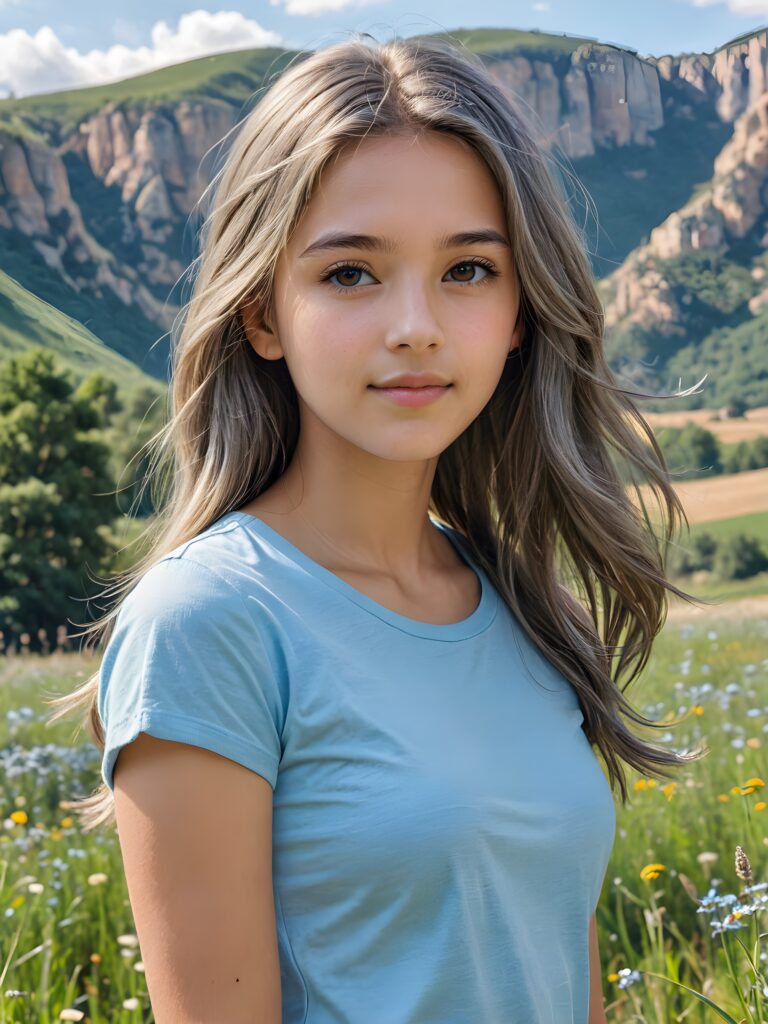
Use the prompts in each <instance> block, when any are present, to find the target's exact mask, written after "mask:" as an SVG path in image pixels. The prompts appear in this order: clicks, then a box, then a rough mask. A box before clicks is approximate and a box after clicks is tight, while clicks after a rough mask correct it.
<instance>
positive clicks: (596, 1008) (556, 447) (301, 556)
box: [62, 37, 701, 1024]
mask: <svg viewBox="0 0 768 1024" xmlns="http://www.w3.org/2000/svg"><path fill="white" fill-rule="evenodd" d="M170 389H171V401H172V408H171V410H170V412H171V416H170V421H169V424H168V426H167V427H166V428H164V431H163V432H162V445H163V451H164V452H165V454H166V456H167V457H168V462H169V464H170V472H169V473H168V477H167V480H166V489H165V491H164V492H163V494H162V496H161V497H160V499H159V500H158V501H157V502H156V507H158V514H157V516H156V517H154V520H153V523H152V527H151V529H152V534H151V538H152V543H151V546H150V548H149V550H148V552H147V554H146V555H145V557H143V558H142V559H141V560H140V562H139V563H138V564H137V566H136V567H135V568H134V569H133V570H132V572H131V573H130V574H128V576H127V577H126V581H127V583H126V584H124V590H125V593H124V594H123V599H122V601H121V602H120V603H119V605H118V606H117V607H116V608H113V609H112V611H111V612H110V613H109V615H108V616H106V617H105V618H104V619H103V620H101V628H104V627H105V626H108V627H109V628H108V636H109V641H108V644H107V645H106V649H105V651H104V656H103V659H102V661H101V665H100V669H99V672H98V673H97V674H96V676H94V677H93V678H92V679H91V680H89V681H88V682H87V683H86V684H85V685H84V686H83V687H81V688H80V689H79V690H77V691H75V693H74V694H71V695H67V698H66V701H64V700H62V703H66V702H68V705H67V706H68V707H72V706H75V705H79V706H82V705H87V707H88V709H89V713H90V721H91V724H92V728H93V733H94V736H95V739H96V742H97V743H98V744H99V747H100V749H102V750H103V762H102V779H103V785H102V786H101V788H100V789H99V790H98V791H97V792H96V793H95V794H93V795H92V796H90V797H89V798H87V799H86V800H82V801H80V802H79V803H78V804H77V805H76V807H77V809H78V813H80V814H81V816H82V818H83V821H84V824H85V827H86V829H89V828H95V827H96V826H97V825H99V824H104V823H115V824H116V825H117V827H118V830H119V841H120V846H121V850H122V856H123V861H124V867H125V874H126V879H127V885H128V891H129V895H130V902H131V907H132V910H133V914H134V919H135V924H136V929H137V933H138V938H139V941H140V948H141V953H142V960H143V962H144V966H145V973H146V983H147V988H148V992H149V996H150V1000H151V1004H152V1008H153V1011H154V1016H155V1021H156V1024H193V1022H194V1024H255V1022H259V1024H279V1022H282V1024H599V1022H601V1021H605V1020H606V1018H605V1015H604V1010H603V997H602V990H601V980H600V976H601V967H600V960H599V955H598V942H597V931H596V919H595V910H596V907H597V904H598V900H599V897H600V893H601V887H602V883H603V880H604V875H605V871H606V867H607V864H608V861H609V857H610V854H611V849H612V845H613V841H614V836H615V824H616V818H615V811H614V801H613V793H612V790H613V788H614V787H615V786H616V785H618V786H619V788H620V790H621V798H622V802H625V801H626V798H627V788H626V783H625V778H624V773H623V769H622V762H626V763H628V764H630V765H632V766H633V767H635V768H636V769H637V770H639V771H641V772H643V773H656V774H659V775H661V776H662V777H665V778H666V777H669V775H668V773H667V772H665V771H664V769H665V768H666V769H669V768H670V767H671V766H677V765H682V764H686V763H688V761H690V760H692V759H693V758H695V757H698V756H701V754H699V753H692V754H678V753H675V752H674V751H672V750H668V749H662V748H657V747H655V746H652V745H650V744H649V743H647V742H646V741H644V740H643V739H641V738H639V737H638V736H636V735H634V734H633V732H632V731H631V730H630V729H629V728H628V726H627V724H626V722H625V720H624V719H625V718H629V719H632V720H634V721H635V722H637V723H639V724H642V725H649V724H650V723H649V722H648V720H647V719H645V718H643V717H642V716H640V715H639V714H638V713H637V712H636V711H635V710H634V709H633V708H632V706H631V705H630V704H629V703H628V702H627V700H626V699H625V697H624V695H623V692H622V688H620V687H619V685H618V679H619V676H620V675H621V674H627V675H628V682H629V681H631V680H632V679H634V678H635V677H636V676H637V674H638V673H639V672H640V670H641V669H642V668H643V666H644V664H645V662H646V660H647V658H648V655H649V653H650V649H651V645H652V642H653V640H654V638H655V636H656V635H657V633H658V632H659V630H660V628H661V626H662V625H663V620H664V613H665V604H666V593H665V591H667V590H671V591H674V592H675V593H677V594H679V595H681V596H683V597H685V598H686V599H687V598H688V595H685V594H683V593H682V592H681V591H679V590H677V588H675V587H674V586H673V585H672V584H671V583H670V582H668V580H667V579H666V577H665V572H664V558H663V549H662V547H661V542H660V540H659V538H658V537H657V536H656V535H655V533H654V532H653V531H652V529H651V525H650V520H649V519H648V518H647V517H646V516H645V515H644V514H641V513H640V511H639V510H638V507H637V505H636V504H634V503H633V502H632V501H631V500H630V498H629V497H628V494H627V487H626V483H627V479H628V478H634V476H635V474H637V475H639V476H641V477H642V478H643V479H644V480H646V481H649V482H650V485H651V487H652V488H653V489H654V491H655V493H656V495H657V496H658V497H659V498H660V499H661V501H660V504H661V506H662V510H663V511H664V512H665V516H666V517H665V519H663V522H664V523H665V524H666V525H665V526H664V528H663V529H662V533H663V535H664V537H663V540H664V542H666V541H668V540H669V538H670V537H671V535H672V532H673V529H674V526H675V523H676V521H677V522H679V517H680V516H681V515H682V516H683V517H684V513H683V510H682V507H681V506H680V504H679V501H678V499H677V497H676V496H675V493H674V491H673V490H672V487H671V485H670V482H669V479H668V476H667V473H666V467H665V465H664V460H663V458H662V456H661V453H660V451H659V448H658V446H657V445H656V443H655V441H654V439H653V435H652V433H651V431H650V428H649V427H648V426H647V424H646V422H645V420H644V419H643V418H642V416H641V415H640V413H639V412H638V411H637V409H636V407H635V405H634V404H633V402H632V400H631V395H632V394H637V393H636V392H628V391H627V390H625V389H623V388H622V387H620V386H619V384H618V383H617V380H616V378H615V377H614V376H613V375H612V373H611V371H610V370H609V368H608V366H607V364H606V359H605V353H604V348H603V313H602V309H601V305H600V301H599V298H598V295H597V293H596V290H595V283H594V280H593V276H592V273H591V270H590V265H589V261H588V258H587V255H586V251H585V245H584V240H583V238H582V236H581V234H580V233H579V231H578V229H577V228H576V226H575V224H574V221H573V219H572V217H571V214H570V212H569V208H568V206H567V203H566V201H565V199H564V197H563V195H562V193H561V192H560V190H559V189H558V187H556V185H555V184H554V177H553V176H551V174H550V171H549V170H548V167H547V163H546V159H545V155H544V151H543V150H542V149H541V148H540V146H539V145H538V144H537V143H536V142H535V141H534V137H533V136H532V134H531V129H530V128H528V127H526V124H525V122H524V120H523V118H522V117H521V115H520V113H519V111H518V108H517V106H516V104H515V101H514V99H513V98H512V97H511V95H510V94H509V93H507V92H506V91H505V90H504V89H503V88H502V87H501V86H500V85H499V84H498V83H497V81H496V80H495V79H494V78H493V77H492V76H491V75H490V73H489V72H488V71H487V70H486V69H485V67H484V65H483V64H482V62H481V61H480V60H479V58H477V57H474V56H473V55H472V54H470V53H469V52H467V51H462V50H460V49H458V48H456V47H454V46H452V45H449V44H448V43H443V42H437V41H430V40H429V39H419V40H416V39H412V40H404V39H394V40H392V41H390V42H387V43H384V44H376V45H373V44H371V42H370V41H369V40H368V39H365V38H363V37H354V38H352V39H351V40H349V41H345V42H343V43H340V44H338V45H334V46H331V47H329V48H327V49H324V50H321V51H318V52H315V53H313V54H311V55H310V56H308V57H306V58H304V59H302V60H301V61H300V62H298V63H294V64H292V65H291V66H290V67H289V68H288V69H287V70H286V71H284V72H283V73H282V74H281V75H280V77H279V78H277V80H276V81H275V82H274V83H273V84H272V85H271V87H270V88H269V89H268V90H267V91H266V93H265V95H264V96H263V97H262V98H261V99H260V101H259V102H258V105H257V106H256V107H255V108H254V109H253V111H252V112H251V113H250V114H249V115H248V116H247V117H246V118H245V119H244V122H243V123H242V125H241V126H240V130H239V132H238V133H237V136H236V139H235V141H234V143H233V144H232V146H231V148H230V149H229V151H228V155H227V159H226V161H225V163H224V165H223V167H222V169H221V171H220V173H219V175H218V176H217V180H216V181H215V189H214V191H213V198H212V201H211V206H210V211H209V213H208V216H207V218H206V220H205V223H204V225H203V231H202V238H201V256H200V258H199V265H198V267H197V274H196V280H195V285H194V290H193V292H192V295H191V298H190V301H189V303H188V306H187V309H186V316H185V318H184V322H183V327H182V329H181V331H180V334H179V337H178V339H177V341H176V343H175V345H174V350H173V361H172V379H171V386H170ZM640 397H646V396H645V395H642V394H641V395H640ZM616 456H619V457H620V458H619V460H617V459H616ZM643 513H644V508H643ZM128 584H129V585H130V586H129V585H128ZM574 590H575V591H576V592H577V593H578V594H579V596H580V597H581V598H582V600H581V601H580V600H578V599H577V597H576V596H575V595H574ZM585 605H586V606H585ZM601 618H602V627H601V628H598V626H599V620H600V619H601ZM616 657H617V658H618V662H617V664H614V658H616ZM625 685H626V684H625ZM598 753H599V754H600V756H601V757H602V759H603V761H604V763H605V766H606V767H607V770H608V778H606V775H605V774H604V772H603V770H602V767H601V765H600V763H599V762H598V759H597V754H598Z"/></svg>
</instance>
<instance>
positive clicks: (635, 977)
mask: <svg viewBox="0 0 768 1024" xmlns="http://www.w3.org/2000/svg"><path fill="white" fill-rule="evenodd" d="M618 974H619V981H618V987H619V988H629V986H630V985H634V984H635V983H636V982H638V981H641V980H642V979H641V977H640V971H634V970H630V969H629V967H622V969H621V970H620V971H619V972H618Z"/></svg>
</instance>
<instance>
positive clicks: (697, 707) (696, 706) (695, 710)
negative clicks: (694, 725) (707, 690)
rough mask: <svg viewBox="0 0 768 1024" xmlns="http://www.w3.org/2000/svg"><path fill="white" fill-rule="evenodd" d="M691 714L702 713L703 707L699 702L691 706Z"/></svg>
mask: <svg viewBox="0 0 768 1024" xmlns="http://www.w3.org/2000/svg"><path fill="white" fill-rule="evenodd" d="M691 714H692V715H703V714H704V707H703V706H702V705H701V704H694V705H693V707H692V708H691Z"/></svg>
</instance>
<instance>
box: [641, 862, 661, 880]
mask: <svg viewBox="0 0 768 1024" xmlns="http://www.w3.org/2000/svg"><path fill="white" fill-rule="evenodd" d="M665 870H666V868H665V867H664V865H663V864H646V865H645V867H644V868H643V869H642V870H641V872H640V877H641V878H642V879H643V880H644V881H646V882H652V881H653V880H654V878H658V877H659V875H660V874H661V872H662V871H665Z"/></svg>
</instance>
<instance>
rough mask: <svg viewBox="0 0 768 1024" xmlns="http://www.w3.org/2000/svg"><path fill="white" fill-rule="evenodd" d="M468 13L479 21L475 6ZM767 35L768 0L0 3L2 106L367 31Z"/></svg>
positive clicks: (671, 45)
mask: <svg viewBox="0 0 768 1024" xmlns="http://www.w3.org/2000/svg"><path fill="white" fill-rule="evenodd" d="M474 10H475V12H477V13H480V12H479V10H478V7H476V8H475V9H474ZM764 26H768V0H642V2H638V0H485V2H484V3H483V5H482V12H481V20H478V18H477V17H476V16H473V12H469V10H468V7H467V4H466V2H465V0H462V2H459V0H442V2H441V3H439V4H438V3H436V2H434V0H429V2H428V0H424V2H422V3H421V5H420V6H419V8H418V9H414V7H413V6H412V4H411V2H410V0H260V2H258V3H245V4H241V5H239V6H237V7H219V6H216V5H211V6H209V7H205V8H201V7H194V6H192V5H191V4H190V3H185V2H184V0H133V3H132V5H131V6H130V7H129V6H128V5H127V4H121V5H120V9H118V5H117V4H109V3H103V2H102V3H96V2H94V0H68V2H67V3H65V4H64V3H62V2H61V0H0V96H8V95H16V96H27V95H32V94H35V93H42V92H53V91H56V90H60V89H72V88H77V87H80V86H87V85H96V84H99V83H101V82H109V81H115V80H117V79H120V78H127V77H129V76H131V75H136V74H141V73H142V72H145V71H149V70H152V69H153V68H157V67H163V66H167V65H169V64H175V63H178V62H179V61H183V60H190V59H191V58H193V57H201V56H203V55H205V54H208V53H216V52H222V51H226V50H236V49H241V48H253V47H261V46H277V47H283V48H286V49H299V50H316V49H319V48H321V47H324V46H329V45H331V44H332V43H335V42H339V41H341V40H342V39H345V38H347V37H348V35H349V33H350V32H351V31H360V32H369V33H371V34H372V35H373V36H374V37H375V38H376V39H378V40H380V41H384V40H386V39H390V38H392V36H395V35H398V36H411V35H415V34H417V33H429V32H444V31H451V30H452V29H458V28H478V27H493V28H517V29H532V28H538V29H540V30H541V31H543V32H565V33H567V34H569V35H583V36H591V37H594V38H597V39H599V40H600V41H601V42H606V43H617V44H619V45H621V46H626V47H630V48H631V49H634V50H637V51H638V53H639V54H640V56H657V57H658V56H661V55H662V54H679V53H711V52H712V51H713V50H716V49H717V48H718V47H720V46H722V45H723V43H725V42H727V41H728V40H729V39H733V38H734V37H735V36H738V35H741V34H742V33H744V32H750V31H753V30H754V29H758V28H761V27H764Z"/></svg>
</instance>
